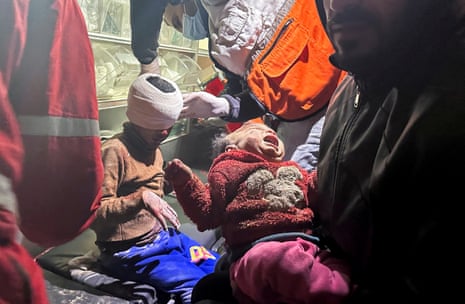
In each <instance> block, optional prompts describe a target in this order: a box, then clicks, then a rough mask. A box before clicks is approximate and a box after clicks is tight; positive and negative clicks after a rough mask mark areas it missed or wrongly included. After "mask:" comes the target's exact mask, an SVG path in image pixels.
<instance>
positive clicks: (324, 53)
mask: <svg viewBox="0 0 465 304" xmlns="http://www.w3.org/2000/svg"><path fill="white" fill-rule="evenodd" d="M333 53H334V49H333V47H332V45H331V42H330V41H329V39H328V37H327V35H326V32H325V30H324V27H323V26H322V24H321V20H320V17H319V15H318V10H317V7H316V3H315V1H308V0H296V1H295V3H294V5H293V6H292V7H291V9H290V10H289V12H288V14H287V15H286V17H284V18H283V19H282V20H281V23H280V24H279V26H278V27H277V29H276V31H275V33H274V35H273V37H272V38H271V40H270V41H269V42H268V44H267V45H266V46H265V48H264V49H263V50H261V51H260V54H259V55H258V56H257V58H256V59H255V60H254V61H253V62H252V64H251V67H250V69H249V72H248V74H247V83H248V86H249V88H250V91H251V93H252V94H253V95H254V96H255V97H256V98H257V99H258V100H259V101H260V102H262V103H263V105H264V106H265V107H266V108H267V110H268V111H269V112H271V113H273V114H275V115H276V116H277V117H279V118H280V119H282V120H285V121H296V120H300V119H304V118H306V117H308V116H310V115H312V114H314V113H315V112H317V111H318V110H320V109H322V108H323V107H324V106H325V105H327V104H328V102H329V99H330V97H331V95H332V93H333V91H334V89H335V88H336V86H337V84H338V83H339V81H340V79H342V78H343V76H345V74H346V72H343V71H341V70H339V69H337V68H335V67H334V66H333V65H332V64H331V63H330V62H329V56H330V55H331V54H333Z"/></svg>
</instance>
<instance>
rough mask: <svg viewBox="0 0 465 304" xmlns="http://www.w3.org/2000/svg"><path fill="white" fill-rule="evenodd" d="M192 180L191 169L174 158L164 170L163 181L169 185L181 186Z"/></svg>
mask: <svg viewBox="0 0 465 304" xmlns="http://www.w3.org/2000/svg"><path fill="white" fill-rule="evenodd" d="M191 178H192V169H191V168H189V167H188V166H187V165H186V164H184V163H183V162H182V161H181V160H179V159H177V158H175V159H173V160H172V161H170V162H169V163H168V166H166V168H165V179H167V180H169V181H170V183H171V184H173V186H174V185H182V184H184V183H186V182H187V181H188V180H189V179H191Z"/></svg>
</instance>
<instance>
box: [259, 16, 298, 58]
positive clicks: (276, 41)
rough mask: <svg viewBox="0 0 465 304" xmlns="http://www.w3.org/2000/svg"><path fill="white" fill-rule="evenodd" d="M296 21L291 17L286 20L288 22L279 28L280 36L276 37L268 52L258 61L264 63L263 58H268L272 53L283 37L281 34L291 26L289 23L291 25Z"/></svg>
mask: <svg viewBox="0 0 465 304" xmlns="http://www.w3.org/2000/svg"><path fill="white" fill-rule="evenodd" d="M292 22H294V19H293V18H291V19H288V20H287V21H286V23H284V25H283V27H282V28H281V30H279V34H278V36H277V37H276V39H275V40H274V41H273V44H272V45H271V47H270V48H269V49H268V50H267V51H266V53H265V54H264V55H263V57H262V58H260V60H259V61H258V63H262V62H263V60H265V59H266V57H267V56H268V54H270V52H271V51H272V50H273V49H274V46H275V45H276V43H278V42H279V39H280V38H281V36H282V35H283V34H284V33H285V32H286V31H287V28H288V27H289V25H291V23H292Z"/></svg>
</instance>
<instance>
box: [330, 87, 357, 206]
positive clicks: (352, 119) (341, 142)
mask: <svg viewBox="0 0 465 304" xmlns="http://www.w3.org/2000/svg"><path fill="white" fill-rule="evenodd" d="M359 104H360V88H359V86H358V85H357V86H356V87H355V98H354V104H353V107H354V109H355V111H354V113H352V115H351V116H350V118H349V119H348V120H347V123H346V124H345V125H344V129H343V130H342V134H341V137H340V138H339V141H338V143H337V148H336V157H335V159H334V163H335V166H334V180H333V185H332V194H331V200H333V201H334V199H335V197H336V188H337V180H338V165H339V158H340V155H341V152H342V150H343V149H342V147H343V146H344V144H345V141H346V139H347V134H348V133H349V130H350V129H351V128H352V126H353V124H354V122H355V120H356V119H357V117H358V113H359V111H358V107H359Z"/></svg>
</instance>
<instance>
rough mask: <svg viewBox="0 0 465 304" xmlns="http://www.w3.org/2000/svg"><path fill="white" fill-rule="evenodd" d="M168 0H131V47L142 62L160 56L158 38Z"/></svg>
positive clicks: (147, 61)
mask: <svg viewBox="0 0 465 304" xmlns="http://www.w3.org/2000/svg"><path fill="white" fill-rule="evenodd" d="M167 3H168V0H131V3H130V18H131V47H132V51H133V54H134V56H135V57H136V58H137V60H138V61H139V62H140V63H141V64H150V63H152V62H153V60H154V59H155V58H156V57H157V56H158V45H159V43H158V39H159V37H160V30H161V23H162V21H163V14H164V12H165V7H166V4H167Z"/></svg>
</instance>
